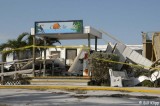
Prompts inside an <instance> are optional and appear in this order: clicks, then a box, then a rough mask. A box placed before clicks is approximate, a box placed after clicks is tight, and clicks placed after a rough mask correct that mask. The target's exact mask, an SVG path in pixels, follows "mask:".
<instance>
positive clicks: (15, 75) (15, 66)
mask: <svg viewBox="0 0 160 106" xmlns="http://www.w3.org/2000/svg"><path fill="white" fill-rule="evenodd" d="M14 69H15V74H14V79H17V65H16V62H14Z"/></svg>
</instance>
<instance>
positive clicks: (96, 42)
mask: <svg viewBox="0 0 160 106" xmlns="http://www.w3.org/2000/svg"><path fill="white" fill-rule="evenodd" d="M95 51H97V36H95Z"/></svg>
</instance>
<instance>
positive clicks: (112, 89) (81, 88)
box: [0, 85, 160, 94]
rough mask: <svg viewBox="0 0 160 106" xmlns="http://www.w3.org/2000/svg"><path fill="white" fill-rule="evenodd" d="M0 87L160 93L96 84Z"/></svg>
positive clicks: (8, 86)
mask: <svg viewBox="0 0 160 106" xmlns="http://www.w3.org/2000/svg"><path fill="white" fill-rule="evenodd" d="M0 89H32V90H47V89H59V90H97V91H98V90H103V91H105V90H106V91H120V92H140V93H152V94H160V90H158V89H157V90H155V89H143V88H117V87H98V86H48V85H45V86H43V85H36V86H32V85H5V86H3V85H1V86H0Z"/></svg>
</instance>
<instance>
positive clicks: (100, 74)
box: [88, 52, 119, 85]
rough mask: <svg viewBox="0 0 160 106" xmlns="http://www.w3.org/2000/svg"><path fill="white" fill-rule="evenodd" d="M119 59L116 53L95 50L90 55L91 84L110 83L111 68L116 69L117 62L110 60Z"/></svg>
mask: <svg viewBox="0 0 160 106" xmlns="http://www.w3.org/2000/svg"><path fill="white" fill-rule="evenodd" d="M110 60H111V61H118V60H119V57H118V56H117V55H115V54H109V53H103V52H94V53H92V54H91V55H90V57H89V70H90V71H91V82H89V83H88V84H89V85H92V84H93V85H110V84H109V83H110V77H109V69H110V68H112V69H113V70H115V69H116V68H117V64H115V63H112V62H108V61H110Z"/></svg>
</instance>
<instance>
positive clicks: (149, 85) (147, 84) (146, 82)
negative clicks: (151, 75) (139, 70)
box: [141, 80, 154, 87]
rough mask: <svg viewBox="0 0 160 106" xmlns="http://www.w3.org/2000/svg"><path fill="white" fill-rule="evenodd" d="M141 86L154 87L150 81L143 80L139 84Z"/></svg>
mask: <svg viewBox="0 0 160 106" xmlns="http://www.w3.org/2000/svg"><path fill="white" fill-rule="evenodd" d="M141 85H142V86H144V87H154V83H153V82H151V81H150V80H144V81H143V82H141Z"/></svg>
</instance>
